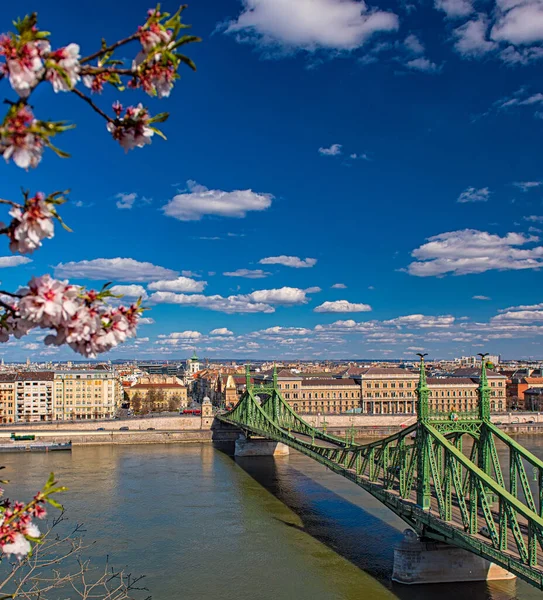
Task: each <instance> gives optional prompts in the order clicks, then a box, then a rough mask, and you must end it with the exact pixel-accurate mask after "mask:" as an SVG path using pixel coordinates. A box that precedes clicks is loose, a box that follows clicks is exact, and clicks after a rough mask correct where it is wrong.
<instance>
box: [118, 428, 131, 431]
mask: <svg viewBox="0 0 543 600" xmlns="http://www.w3.org/2000/svg"><path fill="white" fill-rule="evenodd" d="M129 429H130V427H119V431H128V430H129Z"/></svg>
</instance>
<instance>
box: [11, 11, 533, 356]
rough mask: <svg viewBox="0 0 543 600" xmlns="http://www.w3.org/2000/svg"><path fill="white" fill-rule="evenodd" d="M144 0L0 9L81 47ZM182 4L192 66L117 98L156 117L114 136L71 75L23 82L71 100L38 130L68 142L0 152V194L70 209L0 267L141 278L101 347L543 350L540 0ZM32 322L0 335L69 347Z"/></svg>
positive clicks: (454, 352) (135, 16) (259, 351)
mask: <svg viewBox="0 0 543 600" xmlns="http://www.w3.org/2000/svg"><path fill="white" fill-rule="evenodd" d="M293 5H294V6H293ZM148 8H149V6H148V4H147V3H145V2H141V1H140V0H134V1H132V2H127V1H125V0H121V1H119V2H117V3H113V4H112V5H111V6H108V11H107V18H105V16H104V13H103V11H97V10H95V8H94V3H91V2H90V1H83V2H80V3H77V4H73V3H70V4H69V3H65V2H59V1H57V2H49V3H47V6H45V5H43V6H40V5H37V4H36V3H32V2H28V1H26V0H25V1H22V2H20V3H19V4H18V7H17V10H18V12H17V13H15V12H14V13H13V14H7V13H8V12H9V11H4V12H3V14H2V19H1V20H0V23H1V28H2V30H8V29H10V23H9V21H10V20H11V19H13V18H15V17H17V16H19V15H21V14H23V13H25V12H30V11H32V10H35V9H38V10H39V19H40V21H39V23H40V27H41V28H42V29H46V30H50V31H52V42H53V46H54V47H55V46H62V45H65V44H67V43H69V42H77V43H79V44H80V45H81V49H82V54H83V55H85V54H89V53H90V52H92V51H94V50H95V49H96V48H97V43H98V41H99V39H100V37H101V36H104V37H105V38H106V39H107V40H108V41H109V42H111V41H114V40H116V39H118V38H121V37H124V36H126V35H127V34H129V33H131V32H132V31H133V30H134V29H135V28H136V27H137V25H138V24H140V23H141V22H142V21H143V19H144V17H145V14H146V11H147V9H148ZM163 8H164V9H165V10H172V11H173V10H174V9H175V8H176V5H171V6H170V5H168V4H167V3H163ZM184 15H185V16H184V21H185V22H187V23H191V24H192V27H193V29H192V31H193V33H195V34H197V35H200V36H201V37H202V38H203V42H202V43H201V44H193V45H191V46H189V47H187V54H189V55H190V56H191V58H193V59H194V61H195V62H196V64H197V67H198V71H197V72H196V73H192V72H190V71H189V70H188V69H185V70H181V75H182V78H181V80H180V81H179V82H178V83H177V85H176V87H175V88H174V90H173V92H172V94H171V96H170V97H169V98H167V99H164V100H160V101H159V100H156V99H152V98H149V97H148V96H146V95H145V94H143V92H139V91H132V92H129V93H125V94H124V95H121V96H122V97H121V98H120V99H121V100H122V101H123V103H124V104H125V105H126V104H130V103H137V102H140V101H141V102H143V103H144V104H145V105H146V106H148V107H149V109H150V111H151V113H153V114H154V113H157V112H160V111H163V110H166V111H168V112H170V119H169V120H168V122H166V123H165V124H164V126H163V130H164V132H165V134H166V135H167V137H168V140H167V141H162V140H160V139H158V138H157V137H156V136H155V138H154V141H153V143H152V144H151V145H150V146H147V147H145V148H143V149H136V150H133V151H131V152H130V153H128V154H126V155H125V153H124V152H123V150H122V149H121V148H120V147H119V146H118V145H117V144H116V143H114V142H113V141H112V140H111V139H110V136H109V134H108V133H107V131H106V129H105V125H104V122H103V121H102V120H101V119H100V117H98V115H95V114H94V113H92V112H90V111H89V110H88V109H87V107H86V105H84V104H83V103H82V102H81V101H80V100H79V99H78V98H76V97H74V96H73V95H72V94H58V95H54V94H53V93H52V91H51V90H49V89H45V87H44V86H42V87H44V89H43V90H42V89H41V87H40V89H39V90H38V92H37V93H36V94H35V95H33V96H32V101H33V105H34V107H35V113H36V115H37V116H38V117H40V118H51V119H67V120H69V121H72V122H75V123H77V128H76V129H75V130H73V131H70V132H67V133H65V134H63V135H62V136H61V137H59V138H58V140H57V142H58V145H59V146H60V147H61V148H63V149H65V150H67V151H69V152H71V153H72V158H71V159H68V160H62V159H60V158H58V157H56V156H55V155H53V154H52V153H49V154H47V153H46V154H45V155H44V158H43V160H42V162H41V164H40V166H39V167H38V168H37V169H35V170H33V171H30V172H28V173H26V172H24V171H22V170H20V169H18V168H17V167H15V166H14V165H13V164H7V165H4V166H2V169H1V171H0V177H1V182H2V189H3V191H2V194H3V196H4V197H7V198H12V199H17V196H18V195H19V190H20V187H21V186H23V187H25V188H26V187H28V188H30V189H31V190H43V191H46V192H50V191H52V190H55V189H66V188H70V190H71V195H70V198H71V200H70V203H69V204H67V205H65V206H64V207H62V209H61V214H62V216H63V217H64V219H65V220H66V222H67V223H68V224H69V225H70V226H71V227H72V229H73V230H74V233H68V232H64V231H58V232H57V235H56V236H55V238H54V239H53V240H46V241H45V243H44V246H43V248H42V249H41V250H39V251H38V252H36V253H34V255H32V257H31V258H32V262H30V263H28V264H25V265H23V266H18V267H17V268H13V267H11V268H10V267H4V268H2V269H1V271H0V278H1V280H2V285H3V286H4V287H5V288H14V287H16V286H17V285H19V284H24V283H25V282H26V281H28V279H29V278H30V277H31V276H32V275H34V274H41V273H43V272H50V273H52V274H56V275H57V276H59V277H63V278H69V279H71V280H73V281H74V282H78V283H82V284H86V285H89V286H98V285H101V283H102V282H104V281H110V280H113V281H115V282H116V283H117V284H118V285H123V286H127V285H130V286H141V288H134V287H131V288H124V291H125V292H129V293H141V292H142V291H143V292H144V293H145V295H146V296H147V299H146V301H145V304H146V305H147V306H149V307H150V308H151V309H152V310H151V311H149V312H148V313H146V316H147V317H148V318H150V319H152V320H153V323H150V324H147V325H145V326H142V327H141V329H140V340H138V341H136V342H131V343H129V344H127V345H126V346H125V347H124V348H121V349H119V350H116V351H114V352H111V353H109V354H108V355H107V357H108V358H119V357H124V356H126V357H142V358H159V357H163V358H165V359H175V358H182V357H185V356H187V354H188V353H189V351H191V350H192V348H193V347H196V348H197V350H198V352H199V354H201V355H202V356H209V357H225V356H228V357H240V358H241V357H251V356H254V357H258V358H282V357H283V358H292V357H300V358H306V359H311V358H316V359H321V358H325V357H329V358H342V357H352V358H356V357H368V358H371V357H375V358H407V357H411V356H413V354H414V353H415V352H417V351H419V350H420V349H424V350H425V351H427V352H429V353H430V355H431V356H432V357H444V358H450V357H452V356H459V355H461V354H472V353H476V352H481V351H483V350H485V351H489V352H491V353H496V354H502V356H504V357H509V358H511V357H540V358H541V357H542V356H543V352H542V347H541V339H542V338H541V334H542V333H543V303H542V302H543V298H542V291H543V285H542V283H541V271H540V268H541V266H542V265H543V242H542V241H541V239H540V238H542V236H543V231H542V230H543V202H542V198H543V185H541V182H542V181H543V168H542V165H541V142H540V140H541V131H542V129H543V89H542V85H541V75H542V62H541V58H543V47H542V45H541V42H543V8H542V4H541V2H536V1H535V0H499V2H497V3H494V2H490V1H486V2H472V1H471V0H436V3H435V4H434V3H432V2H431V1H429V0H426V1H424V2H415V1H413V2H409V1H408V0H402V1H389V2H381V3H372V4H368V5H367V6H365V5H363V4H362V3H361V2H357V1H355V0H316V1H313V2H310V1H309V0H299V1H297V2H296V3H293V2H291V1H290V0H289V1H287V0H243V1H240V0H221V1H218V0H215V1H212V0H199V1H198V2H192V3H191V4H190V6H189V8H188V9H187V10H186V11H185V13H184ZM137 49H138V48H137V45H134V46H127V47H126V48H124V49H123V50H122V52H121V54H120V56H121V57H122V58H125V59H131V58H132V57H133V55H134V54H135V53H136V52H137ZM3 85H4V93H5V96H6V97H8V98H11V97H12V96H13V93H12V92H11V90H10V88H9V86H8V85H7V84H6V83H3ZM118 96H119V94H118V93H114V92H113V91H109V90H108V91H106V92H104V93H103V94H102V95H101V96H96V97H95V98H94V99H95V100H96V102H97V103H98V104H99V105H100V106H102V107H103V108H105V109H106V110H108V109H109V107H110V105H111V103H112V102H113V101H114V100H115V99H116V98H117V97H118ZM6 218H7V217H6ZM3 243H4V244H5V242H3ZM0 252H1V255H2V256H9V251H8V249H7V244H5V245H4V247H3V250H2V251H0ZM114 259H128V260H122V261H119V260H114ZM89 261H90V262H89ZM7 262H9V261H7ZM1 263H2V261H1V260H0V266H1ZM138 263H147V264H143V265H142V264H138ZM247 271H248V272H247ZM225 273H230V274H231V275H225ZM232 274H237V276H234V275H232ZM240 275H241V276H240ZM247 275H249V277H248V276H247ZM178 277H184V278H185V279H177V278H178ZM172 282H173V283H172ZM337 284H341V286H338V285H337ZM333 286H336V287H333ZM342 286H344V287H342ZM285 288H286V289H285ZM316 288H320V291H316ZM308 290H309V291H308ZM340 301H342V302H340ZM216 330H217V331H218V333H214V334H211V332H212V331H216ZM40 337H41V336H40V335H31V336H30V337H28V338H26V339H25V340H22V341H21V342H9V344H8V345H5V347H4V348H3V354H2V356H3V357H4V358H5V359H6V360H10V359H12V360H15V359H20V358H25V357H26V356H30V357H38V356H44V357H45V356H50V357H51V358H52V359H55V358H59V359H65V358H70V357H72V356H73V355H72V354H71V351H69V350H60V351H57V350H56V349H51V348H46V349H44V348H43V347H42V345H41V342H40V339H39V338H40ZM73 357H74V358H77V357H75V356H73Z"/></svg>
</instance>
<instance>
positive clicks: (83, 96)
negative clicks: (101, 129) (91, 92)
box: [72, 88, 113, 123]
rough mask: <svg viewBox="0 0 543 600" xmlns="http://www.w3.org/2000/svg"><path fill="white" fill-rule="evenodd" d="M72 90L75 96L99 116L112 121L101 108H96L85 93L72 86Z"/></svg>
mask: <svg viewBox="0 0 543 600" xmlns="http://www.w3.org/2000/svg"><path fill="white" fill-rule="evenodd" d="M72 92H73V93H74V94H75V95H76V96H79V97H80V98H81V99H82V100H84V101H85V102H86V103H87V104H88V105H89V106H91V107H92V109H93V110H94V111H95V112H97V113H98V114H99V115H100V116H102V117H104V119H106V121H109V122H110V123H113V119H112V118H111V117H110V116H109V115H107V114H106V113H105V112H104V111H103V110H102V109H101V108H98V106H96V104H94V102H93V101H92V100H91V99H90V98H89V97H88V96H85V94H84V93H83V92H81V91H79V90H78V89H77V88H74V89H73V90H72Z"/></svg>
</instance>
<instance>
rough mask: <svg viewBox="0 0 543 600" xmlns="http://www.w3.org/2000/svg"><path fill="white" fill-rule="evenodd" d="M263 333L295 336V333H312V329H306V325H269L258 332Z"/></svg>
mask: <svg viewBox="0 0 543 600" xmlns="http://www.w3.org/2000/svg"><path fill="white" fill-rule="evenodd" d="M257 333H258V334H261V335H274V336H275V335H277V336H285V337H289V336H293V335H308V334H310V333H311V330H310V329H306V328H305V327H281V326H279V325H276V326H275V327H268V328H267V329H262V331H259V332H257Z"/></svg>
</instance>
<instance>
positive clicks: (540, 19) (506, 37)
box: [491, 0, 543, 46]
mask: <svg viewBox="0 0 543 600" xmlns="http://www.w3.org/2000/svg"><path fill="white" fill-rule="evenodd" d="M496 4H497V6H498V13H499V17H498V19H497V21H496V23H495V24H494V26H493V27H492V32H491V37H492V39H494V40H496V41H501V42H506V43H509V44H513V45H515V46H522V45H529V44H534V43H537V42H541V41H543V6H542V5H541V2H539V1H538V0H513V1H511V0H497V3H496Z"/></svg>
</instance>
